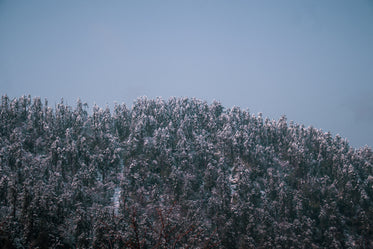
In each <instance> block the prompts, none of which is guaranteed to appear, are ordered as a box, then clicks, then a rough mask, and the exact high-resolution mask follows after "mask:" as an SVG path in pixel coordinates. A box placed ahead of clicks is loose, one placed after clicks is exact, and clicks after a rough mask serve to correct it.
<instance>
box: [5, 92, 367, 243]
mask: <svg viewBox="0 0 373 249" xmlns="http://www.w3.org/2000/svg"><path fill="white" fill-rule="evenodd" d="M372 224H373V153H372V150H371V148H369V147H364V148H359V149H355V148H351V147H350V146H349V144H348V142H347V141H346V140H344V139H342V138H341V137H339V136H335V137H333V136H332V135H331V134H330V133H324V132H322V131H321V130H318V129H315V128H313V127H308V128H305V127H304V126H302V125H298V124H294V123H293V122H287V120H286V118H285V117H282V118H281V119H279V120H278V121H275V120H269V119H265V120H264V119H263V117H262V115H261V114H259V115H257V116H255V115H251V114H250V113H249V112H248V111H246V110H241V109H240V108H237V107H233V108H231V109H225V108H224V107H223V106H222V105H221V104H220V103H217V102H213V103H212V104H207V103H206V102H203V101H200V100H196V99H187V98H171V99H169V100H168V101H165V100H162V99H159V98H157V99H151V100H150V99H147V98H140V99H138V100H136V101H135V102H134V104H133V106H132V108H130V109H129V108H127V107H126V106H125V105H124V104H121V105H115V107H114V108H113V111H111V110H110V109H109V108H106V109H101V108H99V107H97V106H94V107H93V109H92V111H88V107H87V105H86V104H83V103H82V102H81V101H78V102H77V104H76V106H75V107H71V106H68V105H65V104H64V103H63V101H61V103H59V104H57V105H56V106H55V107H54V108H51V107H49V106H48V103H47V101H45V103H43V102H42V101H41V100H40V98H35V99H31V97H30V96H23V97H20V98H15V99H9V98H8V97H7V96H3V97H2V98H1V106H0V245H1V246H3V247H8V248H12V247H13V248H32V247H39V248H188V247H190V248H373V239H372V238H373V227H372Z"/></svg>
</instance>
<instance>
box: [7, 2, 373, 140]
mask: <svg viewBox="0 0 373 249" xmlns="http://www.w3.org/2000/svg"><path fill="white" fill-rule="evenodd" d="M0 94H8V96H10V97H19V96H21V95H23V94H31V95H32V96H33V97H35V96H40V97H42V98H48V100H49V103H50V104H51V105H54V103H56V102H58V101H59V100H60V98H61V97H63V98H64V100H65V102H67V103H68V104H71V105H75V101H76V99H77V98H78V97H81V99H82V100H83V101H85V102H87V103H88V104H89V105H90V106H92V104H93V103H94V102H95V103H97V104H98V105H100V106H102V107H104V106H105V105H106V104H108V105H109V106H110V107H112V106H113V103H114V101H116V102H118V103H122V102H125V103H126V104H128V105H129V106H131V105H132V102H133V100H134V99H136V98H137V97H139V96H144V95H146V96H148V97H151V98H153V97H156V96H162V97H163V98H164V99H168V98H169V97H170V96H186V97H197V98H201V99H204V100H207V101H208V102H211V101H212V100H213V99H216V100H219V101H220V102H221V103H222V104H223V105H224V106H225V107H228V108H229V107H232V106H234V105H236V106H240V107H242V108H244V109H246V108H248V109H249V110H250V112H251V113H254V114H256V113H258V112H263V115H264V116H266V117H269V118H271V119H272V118H273V119H278V118H279V117H280V116H281V115H282V114H285V115H286V116H287V117H288V120H294V121H295V122H297V123H303V124H305V125H306V126H309V125H313V126H314V127H316V128H320V129H323V130H324V131H329V130H330V131H331V132H332V134H334V135H335V134H340V135H341V136H342V137H346V138H347V139H348V140H349V141H350V143H351V144H352V145H353V146H356V147H357V146H363V145H365V144H368V145H369V146H373V129H372V128H373V1H372V0H353V1H351V0H346V1H342V0H336V1H331V0H330V1H329V0H313V1H300V0H294V1H277V0H276V1H249V0H247V1H236V0H233V1H232V0H226V1H219V0H214V1H213V0H211V1H209V0H199V1H191V0H185V1H182V0H169V1H163V0H159V1H156V0H151V1H150V0H149V1H141V0H136V1H135V0H133V1H124V0H123V1H113V0H110V1H92V0H86V1H83V0H82V1H79V0H74V1H72V0H71V1H68V0H64V1H62V0H61V1H60V0H44V1H38V0H33V1H30V0H23V1H22V0H18V1H14V0H0Z"/></svg>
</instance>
